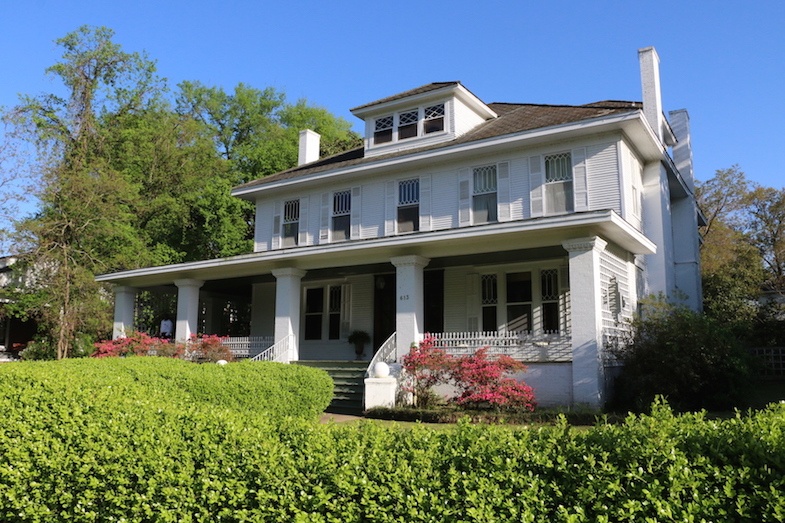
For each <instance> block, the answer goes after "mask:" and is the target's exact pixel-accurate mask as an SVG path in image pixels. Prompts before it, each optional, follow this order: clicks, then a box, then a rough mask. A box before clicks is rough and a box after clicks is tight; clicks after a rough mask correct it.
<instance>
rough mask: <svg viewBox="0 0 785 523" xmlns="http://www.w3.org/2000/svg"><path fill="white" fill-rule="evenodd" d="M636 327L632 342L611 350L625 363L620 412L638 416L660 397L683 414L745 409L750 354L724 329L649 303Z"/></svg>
mask: <svg viewBox="0 0 785 523" xmlns="http://www.w3.org/2000/svg"><path fill="white" fill-rule="evenodd" d="M632 327H633V328H632V334H631V337H630V339H629V340H626V341H624V342H622V343H621V344H620V345H619V346H617V347H614V348H611V351H612V352H613V353H614V354H615V355H616V356H617V357H618V358H619V359H620V360H621V362H622V363H623V368H622V370H621V374H620V376H619V377H618V379H617V380H616V386H615V391H614V396H615V400H614V404H615V406H616V407H617V408H623V409H631V410H635V411H639V412H640V411H642V410H644V409H646V408H648V406H649V405H650V404H651V403H652V402H653V401H654V399H655V397H657V396H658V395H662V396H664V397H666V398H667V400H668V402H669V403H670V404H671V405H672V406H673V407H674V408H675V409H677V410H680V411H689V410H693V411H694V410H700V409H702V408H706V409H710V410H716V409H730V408H733V407H735V406H739V405H741V402H742V398H743V395H744V392H745V390H746V386H747V383H748V380H749V362H748V356H747V353H746V351H745V350H744V349H743V347H741V345H740V344H739V342H738V341H737V339H736V338H735V337H734V336H733V334H732V333H731V332H730V331H729V329H728V328H727V326H726V325H724V324H720V323H718V322H717V321H715V320H713V319H711V318H709V317H707V316H705V315H703V314H700V313H697V312H695V311H692V310H690V309H688V308H686V307H683V306H679V305H673V304H668V303H666V302H664V301H662V300H651V301H648V302H646V303H645V304H644V310H643V314H642V316H641V317H640V318H638V319H636V320H634V321H633V325H632Z"/></svg>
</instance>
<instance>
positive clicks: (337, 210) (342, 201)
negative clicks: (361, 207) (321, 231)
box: [333, 191, 352, 216]
mask: <svg viewBox="0 0 785 523" xmlns="http://www.w3.org/2000/svg"><path fill="white" fill-rule="evenodd" d="M351 212H352V192H351V191H340V192H337V193H335V194H333V216H346V215H347V214H351Z"/></svg>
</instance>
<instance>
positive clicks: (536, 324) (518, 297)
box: [480, 269, 562, 334]
mask: <svg viewBox="0 0 785 523" xmlns="http://www.w3.org/2000/svg"><path fill="white" fill-rule="evenodd" d="M538 283H539V285H538ZM559 289H560V287H559V270H558V269H542V270H531V271H521V272H508V273H489V274H482V275H480V299H481V302H480V308H481V310H480V313H481V327H482V330H483V331H486V332H487V331H496V330H504V331H506V332H519V333H531V332H540V333H545V334H555V333H559V332H560V331H561V330H562V316H561V314H562V311H561V309H560V298H561V297H560V291H559Z"/></svg>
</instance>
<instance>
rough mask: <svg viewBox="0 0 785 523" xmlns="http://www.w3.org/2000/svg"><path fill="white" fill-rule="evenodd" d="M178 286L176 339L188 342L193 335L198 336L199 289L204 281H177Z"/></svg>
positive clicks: (175, 282)
mask: <svg viewBox="0 0 785 523" xmlns="http://www.w3.org/2000/svg"><path fill="white" fill-rule="evenodd" d="M174 284H175V285H177V323H176V325H175V331H174V339H175V340H177V341H188V339H190V338H191V335H192V334H196V333H197V331H198V327H197V326H198V324H199V289H201V288H202V285H204V282H203V281H202V280H192V279H183V280H175V281H174Z"/></svg>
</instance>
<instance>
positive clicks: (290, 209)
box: [281, 199, 300, 247]
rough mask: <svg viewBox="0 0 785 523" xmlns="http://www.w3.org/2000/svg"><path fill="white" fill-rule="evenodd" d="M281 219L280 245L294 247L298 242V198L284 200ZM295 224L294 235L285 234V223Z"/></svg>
mask: <svg viewBox="0 0 785 523" xmlns="http://www.w3.org/2000/svg"><path fill="white" fill-rule="evenodd" d="M282 218H283V219H282V220H281V247H296V246H297V245H299V243H300V200H299V199H294V200H286V201H285V202H284V203H283V216H282ZM293 224H295V225H297V227H296V230H295V233H294V236H291V235H287V234H286V232H287V225H293Z"/></svg>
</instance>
